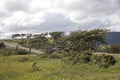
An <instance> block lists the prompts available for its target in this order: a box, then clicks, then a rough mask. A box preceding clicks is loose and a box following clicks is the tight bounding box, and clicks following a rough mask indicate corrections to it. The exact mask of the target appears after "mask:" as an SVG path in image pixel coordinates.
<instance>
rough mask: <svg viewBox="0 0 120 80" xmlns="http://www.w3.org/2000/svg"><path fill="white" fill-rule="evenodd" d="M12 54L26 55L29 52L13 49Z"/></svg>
mask: <svg viewBox="0 0 120 80" xmlns="http://www.w3.org/2000/svg"><path fill="white" fill-rule="evenodd" d="M13 54H17V55H26V54H29V52H28V51H26V50H24V49H13Z"/></svg>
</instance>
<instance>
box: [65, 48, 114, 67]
mask: <svg viewBox="0 0 120 80" xmlns="http://www.w3.org/2000/svg"><path fill="white" fill-rule="evenodd" d="M64 62H65V63H67V64H73V65H74V64H76V63H90V64H97V65H99V67H100V68H108V67H110V66H113V65H115V63H116V60H115V58H114V57H113V56H111V55H105V54H103V55H93V54H92V52H91V51H89V50H86V51H82V52H80V53H77V52H73V53H71V55H69V56H67V57H66V58H64Z"/></svg>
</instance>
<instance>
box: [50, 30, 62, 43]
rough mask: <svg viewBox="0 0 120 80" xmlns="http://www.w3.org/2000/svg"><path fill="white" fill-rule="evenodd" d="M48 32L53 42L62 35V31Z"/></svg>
mask: <svg viewBox="0 0 120 80" xmlns="http://www.w3.org/2000/svg"><path fill="white" fill-rule="evenodd" d="M49 34H50V36H51V37H52V38H53V40H54V42H55V43H56V42H57V41H58V39H59V38H61V37H63V36H64V32H50V33H49Z"/></svg>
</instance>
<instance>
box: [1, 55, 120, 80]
mask: <svg viewBox="0 0 120 80" xmlns="http://www.w3.org/2000/svg"><path fill="white" fill-rule="evenodd" d="M23 58H27V59H28V57H27V56H25V55H24V56H23V55H21V56H18V55H14V56H0V80H120V59H119V58H118V59H117V61H118V62H117V64H116V65H115V66H112V67H109V68H107V69H103V68H99V67H98V66H97V65H90V64H76V65H74V66H72V65H68V64H64V62H62V61H61V60H59V59H48V58H46V59H45V58H44V59H43V58H40V57H39V56H38V57H31V58H29V59H28V60H27V61H25V62H22V61H20V60H21V59H23ZM34 62H36V63H37V68H38V70H34V69H33V68H32V64H33V63H34Z"/></svg>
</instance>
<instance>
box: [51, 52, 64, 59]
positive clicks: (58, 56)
mask: <svg viewBox="0 0 120 80" xmlns="http://www.w3.org/2000/svg"><path fill="white" fill-rule="evenodd" d="M64 53H65V52H64V51H63V50H58V51H55V52H53V53H52V54H51V55H50V56H49V58H53V59H62V58H63V57H64Z"/></svg>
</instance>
